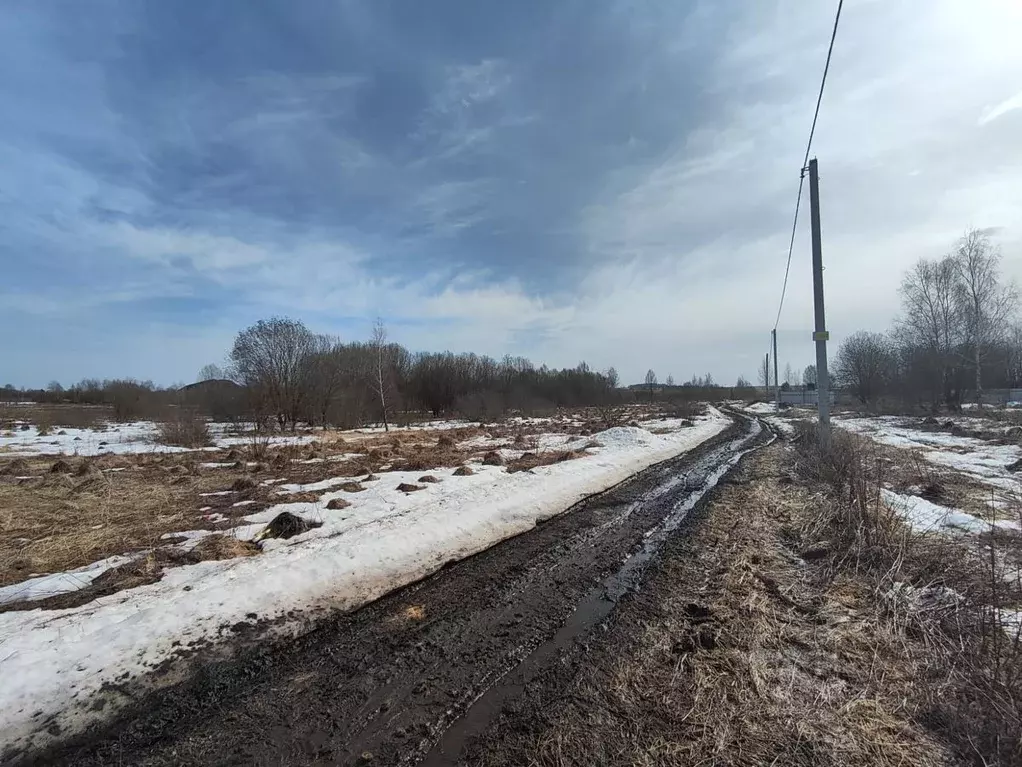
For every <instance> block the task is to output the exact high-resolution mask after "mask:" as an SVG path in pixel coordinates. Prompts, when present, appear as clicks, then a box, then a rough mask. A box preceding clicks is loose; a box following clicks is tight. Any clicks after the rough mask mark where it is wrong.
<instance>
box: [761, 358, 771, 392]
mask: <svg viewBox="0 0 1022 767" xmlns="http://www.w3.org/2000/svg"><path fill="white" fill-rule="evenodd" d="M759 385H760V386H762V387H763V388H764V389H769V388H770V357H769V356H764V357H763V362H761V363H760V366H759Z"/></svg>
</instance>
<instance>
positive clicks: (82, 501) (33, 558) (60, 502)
mask: <svg viewBox="0 0 1022 767" xmlns="http://www.w3.org/2000/svg"><path fill="white" fill-rule="evenodd" d="M203 457H204V458H207V456H203ZM58 460H64V461H65V462H67V463H69V464H71V466H72V467H73V471H72V473H70V474H68V473H64V472H63V471H60V472H56V473H53V472H51V468H52V466H53V464H54V459H53V458H52V457H46V456H39V457H31V458H22V459H16V463H15V466H14V467H13V469H12V470H11V472H12V473H3V474H2V475H0V585H7V584H9V583H16V582H18V581H21V580H24V579H25V578H27V577H29V575H31V574H33V573H50V572H60V571H64V570H70V569H73V568H76V567H81V566H83V565H87V564H89V563H91V562H95V561H97V560H99V559H103V558H104V557H108V556H112V555H114V554H125V553H130V552H134V551H140V550H147V549H152V548H154V547H157V546H159V545H160V544H161V536H162V535H164V534H167V533H174V532H178V531H182V530H194V529H213V528H214V527H215V526H216V525H215V524H214V523H212V522H210V521H208V520H206V519H204V515H206V514H209V513H210V512H200V511H199V509H200V507H207V506H208V507H212V509H211V511H217V512H220V513H222V514H224V515H226V516H228V517H229V518H232V517H240V516H242V515H245V514H251V513H253V512H255V511H258V510H259V509H260V508H264V507H265V506H266V505H267V502H269V501H273V502H277V500H278V499H277V496H276V490H275V489H274V488H273V487H272V486H271V487H260V486H255V487H250V486H249V485H250V484H253V485H254V484H256V483H255V481H254V480H253V479H252V478H251V477H250V475H248V474H247V473H246V474H245V475H242V476H239V472H238V471H236V470H234V469H208V470H199V469H198V468H197V464H196V463H195V458H194V457H190V456H188V454H171V455H156V454H142V455H139V456H132V457H128V456H114V455H109V456H97V457H94V458H88V459H82V460H80V461H78V462H74V461H69V460H67V459H58ZM208 460H211V461H215V460H217V455H216V454H209V455H208ZM111 469H118V471H111ZM17 476H31V477H32V479H29V480H22V481H18V480H16V479H15V477H17ZM239 479H244V480H245V481H244V482H243V483H242V484H244V485H245V486H247V487H248V489H247V490H246V491H245V495H246V497H247V498H249V499H252V500H254V501H255V503H253V504H250V505H247V506H242V507H238V508H234V507H232V505H231V504H233V503H234V502H235V501H236V500H237V499H238V496H237V495H236V494H230V495H220V496H205V497H204V496H201V495H200V493H209V492H214V491H220V490H224V489H225V488H228V487H231V485H232V484H233V483H234V482H235V481H236V480H239Z"/></svg>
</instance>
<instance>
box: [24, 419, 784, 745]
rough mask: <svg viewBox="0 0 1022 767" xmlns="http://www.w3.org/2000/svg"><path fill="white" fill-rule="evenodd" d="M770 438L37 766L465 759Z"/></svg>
mask: <svg viewBox="0 0 1022 767" xmlns="http://www.w3.org/2000/svg"><path fill="white" fill-rule="evenodd" d="M768 439H769V434H768V432H766V431H765V430H763V429H761V427H760V425H759V423H758V422H756V421H753V420H747V419H745V418H741V417H736V419H735V424H734V425H733V426H732V427H731V428H730V429H729V430H728V431H727V432H725V433H724V434H722V435H720V436H718V437H717V438H715V439H714V440H711V441H710V442H708V443H706V444H704V445H702V446H701V447H699V448H697V449H696V450H694V451H692V452H691V453H689V454H688V455H685V456H681V457H679V458H676V459H672V460H670V461H668V462H666V463H663V464H660V465H658V466H655V467H652V468H650V469H648V470H646V471H645V472H642V473H640V474H638V475H636V476H635V477H633V478H632V479H630V480H628V481H627V482H625V483H623V484H622V485H619V486H617V487H616V488H614V489H612V490H610V491H608V492H606V493H604V494H602V495H599V496H595V497H593V498H591V499H588V500H586V501H583V502H582V503H580V504H578V505H577V506H576V507H575V508H573V509H572V510H570V511H569V512H567V513H565V514H562V515H560V516H558V517H555V518H554V519H552V520H550V521H549V522H546V523H544V524H542V525H540V526H538V527H537V528H536V529H534V530H532V531H530V532H528V533H526V534H523V535H520V536H518V537H516V538H513V539H510V540H507V541H505V542H503V543H501V544H498V545H497V546H494V547H493V548H491V549H488V550H487V551H485V552H482V553H480V554H478V555H476V556H474V557H471V558H470V559H467V560H464V561H462V562H459V563H456V564H452V565H450V566H448V567H446V568H444V569H443V570H441V571H440V572H438V573H436V574H435V575H433V576H431V577H430V578H427V579H426V580H424V581H422V582H420V583H417V584H414V585H412V586H409V587H406V588H404V589H402V590H400V591H398V592H395V593H393V594H391V595H389V596H387V597H385V598H383V599H380V600H379V601H377V602H375V603H373V604H371V605H368V606H366V607H365V608H362V609H361V610H358V611H356V612H354V613H351V614H347V615H341V616H337V617H333V618H329V619H325V620H324V621H323V622H322V623H321V624H319V626H318V627H317V628H316V629H315V630H314V631H312V632H310V633H308V634H306V635H304V636H303V637H301V638H299V639H296V640H292V641H288V642H279V643H266V644H265V645H263V646H258V647H253V648H248V649H246V650H244V651H242V652H240V653H239V654H238V655H237V657H235V658H234V659H232V660H229V661H220V662H216V663H209V664H207V665H206V666H204V667H201V668H199V669H198V671H197V672H196V674H195V675H194V676H193V677H192V678H191V679H190V680H189V681H187V682H184V683H182V684H179V685H177V686H176V687H171V688H168V689H164V690H162V691H160V692H158V693H153V694H149V695H147V696H145V697H142V698H141V699H140V700H138V701H137V702H136V704H134V706H132V707H130V708H128V709H126V710H125V711H124V713H123V714H122V715H121V716H119V717H118V719H117V720H116V721H114V722H112V723H111V724H110V726H109V727H107V728H106V729H105V730H104V731H102V732H93V733H91V734H90V735H89V736H88V737H87V738H85V739H79V740H78V742H76V743H71V744H66V745H64V746H62V747H61V748H59V749H53V750H51V751H49V752H48V753H45V754H41V755H37V756H36V757H35V758H34V759H33V760H31V761H29V762H26V763H28V764H61V765H111V764H126V765H191V764H217V765H228V764H237V765H282V764H287V765H304V764H369V763H372V764H383V765H392V764H393V765H412V764H429V765H446V764H458V763H461V762H462V761H463V759H464V758H465V756H464V755H465V754H466V753H468V752H469V749H471V745H472V742H473V740H474V739H477V738H478V737H479V736H482V735H483V734H484V733H485V732H486V730H487V727H488V726H490V724H491V723H492V722H493V721H494V720H495V718H496V717H497V715H498V714H499V713H500V711H501V709H502V708H503V707H504V706H505V705H506V704H507V703H509V702H510V701H512V700H514V699H515V698H517V697H518V696H520V695H521V694H522V692H523V690H525V689H526V687H528V686H529V685H531V684H533V683H536V684H545V685H551V684H554V685H556V684H558V682H557V679H558V674H557V669H558V667H559V665H561V664H563V661H564V659H565V658H566V657H568V656H574V657H576V658H577V657H578V655H579V654H580V653H584V652H585V648H586V645H587V643H588V642H590V641H591V640H592V638H593V637H594V636H598V635H599V632H600V631H601V622H603V621H604V620H605V619H606V618H607V617H608V615H610V614H611V613H612V612H613V610H614V607H615V605H616V603H617V602H618V600H619V599H621V598H622V596H624V595H626V594H627V593H629V592H630V591H631V590H633V589H635V588H637V587H638V586H639V584H640V583H641V580H642V577H643V572H644V570H645V568H646V566H647V565H648V563H649V562H650V561H652V559H653V558H654V557H655V556H656V553H657V550H658V548H659V547H660V545H661V544H662V543H663V542H664V541H665V540H666V539H667V538H668V537H669V536H670V535H671V533H672V532H673V531H674V529H675V528H676V527H677V526H678V525H679V524H680V523H681V522H682V521H683V520H684V518H685V517H686V515H687V514H688V512H689V511H690V510H691V509H692V508H693V507H694V506H695V505H696V504H697V503H698V502H699V500H700V499H701V498H702V497H703V496H704V495H705V493H706V492H707V491H708V490H709V489H710V488H711V487H712V486H713V485H714V484H715V483H716V482H717V480H719V479H720V478H721V477H722V476H723V475H724V474H725V473H726V472H727V471H728V470H729V469H730V468H731V467H732V466H733V465H734V464H735V463H736V462H737V460H738V459H739V458H740V457H741V456H742V455H743V454H745V453H746V452H747V451H749V450H751V449H754V448H755V447H756V446H758V445H762V444H763V443H764V442H766V441H767V440H768Z"/></svg>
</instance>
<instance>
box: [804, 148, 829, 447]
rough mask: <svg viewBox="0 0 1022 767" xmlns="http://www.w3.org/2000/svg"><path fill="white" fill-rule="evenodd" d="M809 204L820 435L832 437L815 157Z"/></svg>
mask: <svg viewBox="0 0 1022 767" xmlns="http://www.w3.org/2000/svg"><path fill="white" fill-rule="evenodd" d="M809 204H810V207H811V211H812V229H813V306H814V308H815V310H816V332H815V333H813V340H814V341H815V342H816V399H817V402H818V403H819V411H820V436H821V438H822V439H823V440H824V441H827V440H829V439H830V377H829V376H828V375H827V341H828V340H829V339H830V333H828V332H827V322H826V319H825V318H824V312H823V243H822V237H821V235H820V174H819V171H818V169H817V166H816V158H815V157H814V158H813V159H812V160H810V161H809Z"/></svg>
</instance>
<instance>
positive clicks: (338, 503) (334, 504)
mask: <svg viewBox="0 0 1022 767" xmlns="http://www.w3.org/2000/svg"><path fill="white" fill-rule="evenodd" d="M349 506H351V501H346V500H344V499H343V498H331V499H330V501H329V502H328V503H327V505H326V507H327V508H328V509H330V511H337V510H338V509H346V508H348V507H349Z"/></svg>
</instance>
